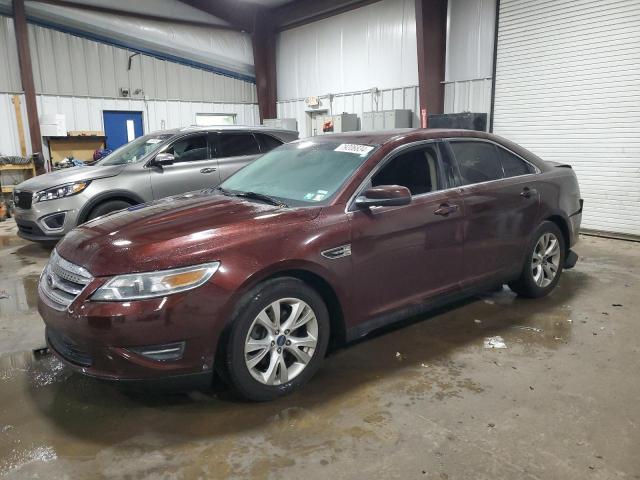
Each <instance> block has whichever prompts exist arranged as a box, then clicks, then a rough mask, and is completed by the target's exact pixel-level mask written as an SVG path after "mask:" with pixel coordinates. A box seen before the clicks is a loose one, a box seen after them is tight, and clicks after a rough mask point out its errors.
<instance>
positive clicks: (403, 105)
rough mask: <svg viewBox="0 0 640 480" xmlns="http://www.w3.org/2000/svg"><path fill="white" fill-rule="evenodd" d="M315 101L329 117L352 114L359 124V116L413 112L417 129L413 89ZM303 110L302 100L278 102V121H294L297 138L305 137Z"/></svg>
mask: <svg viewBox="0 0 640 480" xmlns="http://www.w3.org/2000/svg"><path fill="white" fill-rule="evenodd" d="M319 98H320V101H321V103H322V108H327V109H328V113H329V114H333V115H335V114H339V113H355V114H356V115H358V118H359V119H360V120H361V119H362V114H363V112H372V111H376V110H391V109H408V110H411V111H412V112H413V126H414V127H417V126H419V125H420V121H419V119H418V115H417V112H419V111H420V106H419V98H418V87H417V86H416V85H413V86H409V87H401V88H390V89H386V90H380V91H379V92H378V93H377V94H373V93H372V92H371V91H370V90H365V91H359V92H349V93H341V94H336V95H334V96H333V98H332V99H330V98H329V96H327V95H322V96H320V97H319ZM306 110H307V106H306V105H305V102H304V98H298V99H294V100H286V101H278V118H295V119H296V120H297V121H298V131H299V133H300V138H303V137H306V136H307V119H308V115H307V112H306Z"/></svg>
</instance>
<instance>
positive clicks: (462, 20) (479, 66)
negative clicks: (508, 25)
mask: <svg viewBox="0 0 640 480" xmlns="http://www.w3.org/2000/svg"><path fill="white" fill-rule="evenodd" d="M447 8H448V10H447V24H448V30H447V56H446V68H445V94H444V102H445V106H444V111H445V113H459V112H479V113H487V114H489V113H490V110H491V85H492V75H493V42H494V37H495V14H496V0H452V1H450V2H448V7H447Z"/></svg>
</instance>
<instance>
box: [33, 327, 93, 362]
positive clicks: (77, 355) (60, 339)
mask: <svg viewBox="0 0 640 480" xmlns="http://www.w3.org/2000/svg"><path fill="white" fill-rule="evenodd" d="M45 335H46V336H47V340H48V341H49V345H50V346H51V347H52V348H53V349H54V350H55V351H56V352H58V353H59V354H60V355H62V356H63V357H64V358H65V359H67V360H69V361H70V362H71V363H75V364H76V365H80V366H82V367H90V366H91V363H92V362H91V356H90V355H89V354H88V353H87V352H85V351H84V350H82V348H80V347H78V346H77V345H76V344H75V343H73V342H72V341H71V340H70V339H69V338H67V337H65V336H64V335H62V334H60V333H59V332H56V331H55V330H53V329H51V328H49V327H47V330H46V333H45Z"/></svg>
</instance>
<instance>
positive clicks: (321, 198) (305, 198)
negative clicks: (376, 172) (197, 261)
mask: <svg viewBox="0 0 640 480" xmlns="http://www.w3.org/2000/svg"><path fill="white" fill-rule="evenodd" d="M375 148H376V146H373V145H359V144H350V143H340V142H318V143H316V142H314V141H299V142H295V143H289V144H286V145H283V146H281V147H278V148H276V149H275V150H272V151H270V152H269V153H267V154H266V155H264V156H262V157H260V158H259V159H258V160H256V161H255V162H253V163H251V164H250V165H248V166H246V167H245V168H243V169H242V170H240V171H239V172H238V173H236V174H235V175H233V176H232V177H230V178H229V179H228V180H227V181H225V182H224V183H223V184H222V185H221V187H222V189H223V190H225V191H229V192H232V193H243V192H244V193H246V192H251V193H257V194H261V195H268V196H269V197H273V198H275V199H278V200H281V201H282V202H283V203H285V204H288V205H309V204H322V203H326V202H327V201H328V200H329V199H330V198H331V197H332V196H333V195H334V194H335V193H336V192H337V191H338V189H339V188H340V187H341V186H342V185H343V184H344V182H345V181H346V180H347V179H348V178H349V177H350V176H351V174H352V173H353V172H354V171H355V170H356V169H357V168H358V167H359V166H360V165H362V163H363V162H364V161H365V160H366V159H367V158H369V156H370V155H371V153H372V152H373V151H374V150H375Z"/></svg>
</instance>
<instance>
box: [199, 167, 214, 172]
mask: <svg viewBox="0 0 640 480" xmlns="http://www.w3.org/2000/svg"><path fill="white" fill-rule="evenodd" d="M215 171H216V169H215V168H213V167H209V168H203V169H202V170H200V173H213V172H215Z"/></svg>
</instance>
